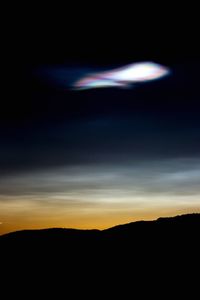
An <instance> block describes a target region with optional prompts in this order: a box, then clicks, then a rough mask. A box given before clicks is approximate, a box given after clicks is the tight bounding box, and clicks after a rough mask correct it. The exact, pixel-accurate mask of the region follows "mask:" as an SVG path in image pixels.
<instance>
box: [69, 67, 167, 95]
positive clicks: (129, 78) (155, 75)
mask: <svg viewBox="0 0 200 300" xmlns="http://www.w3.org/2000/svg"><path fill="white" fill-rule="evenodd" d="M169 73H170V70H169V68H167V67H164V66H162V65H159V64H157V63H154V62H141V63H134V64H130V65H127V66H124V67H121V68H117V69H114V70H111V71H104V72H98V73H93V74H91V73H90V74H86V75H85V76H83V77H82V78H81V79H79V80H78V81H76V82H75V83H74V85H73V87H74V88H75V89H91V88H100V87H101V88H103V87H129V85H130V84H131V83H132V84H134V83H141V82H146V81H150V80H155V79H159V78H161V77H164V76H166V75H168V74H169Z"/></svg>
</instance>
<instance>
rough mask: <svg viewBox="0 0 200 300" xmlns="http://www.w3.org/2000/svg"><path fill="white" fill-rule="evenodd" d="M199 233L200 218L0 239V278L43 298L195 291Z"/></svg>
mask: <svg viewBox="0 0 200 300" xmlns="http://www.w3.org/2000/svg"><path fill="white" fill-rule="evenodd" d="M199 232H200V214H188V215H181V216H176V217H170V218H159V219H157V220H155V221H139V222H133V223H129V224H124V225H119V226H115V227H112V228H109V229H106V230H103V231H100V230H75V229H61V228H52V229H43V230H24V231H17V232H12V233H9V234H5V235H2V236H0V251H1V258H2V264H1V272H2V274H4V276H3V278H4V282H6V283H8V282H14V283H16V282H17V284H18V288H19V287H21V288H22V290H23V291H24V286H26V287H28V289H29V291H30V290H31V293H34V292H35V291H37V292H36V294H37V293H38V290H40V289H42V291H43V292H44V293H45V295H46V296H47V295H49V296H50V295H51V293H52V289H55V290H56V292H55V291H54V293H55V294H54V295H57V293H63V292H64V293H67V294H68V293H72V294H73V296H74V297H76V296H79V295H80V291H81V293H82V294H84V295H89V294H90V295H91V294H92V295H93V290H94V289H95V291H96V293H98V294H99V295H100V294H101V293H102V294H101V295H102V296H103V295H105V293H106V291H109V293H110V292H111V293H112V295H117V294H118V290H123V293H128V294H130V292H133V290H132V288H134V293H136V292H137V293H138V291H139V293H140V295H145V293H146V292H148V294H149V293H151V294H152V295H154V293H155V292H158V291H159V289H167V290H168V291H169V290H173V289H174V288H175V289H176V291H179V289H180V290H182V289H183V288H184V286H185V287H189V288H191V286H193V285H194V286H196V287H197V282H198V274H197V271H198V270H199V253H200V246H199V245H200V243H199ZM46 282H47V284H46ZM158 285H159V289H158V287H157V286H158ZM66 289H67V292H66ZM7 293H8V290H7ZM158 294H159V293H158ZM124 295H125V294H124ZM57 296H58V295H57ZM74 297H73V298H74ZM124 297H125V296H124ZM94 298H96V297H94ZM70 299H72V298H70Z"/></svg>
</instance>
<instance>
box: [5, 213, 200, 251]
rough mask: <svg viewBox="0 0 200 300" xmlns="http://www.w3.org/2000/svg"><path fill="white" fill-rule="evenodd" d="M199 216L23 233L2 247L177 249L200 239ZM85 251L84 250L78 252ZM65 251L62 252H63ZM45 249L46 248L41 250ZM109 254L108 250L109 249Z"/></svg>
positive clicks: (11, 235) (15, 234)
mask: <svg viewBox="0 0 200 300" xmlns="http://www.w3.org/2000/svg"><path fill="white" fill-rule="evenodd" d="M199 232H200V214H198V213H196V214H186V215H180V216H176V217H169V218H159V219H157V220H155V221H136V222H132V223H128V224H123V225H118V226H115V227H111V228H109V229H105V230H102V231H100V230H79V229H66V228H50V229H39V230H22V231H16V232H11V233H8V234H4V235H2V236H0V245H1V247H2V248H3V247H4V246H6V245H9V246H11V245H12V246H15V247H16V249H17V248H21V246H22V245H23V246H24V245H26V249H29V248H30V246H31V247H33V246H34V247H36V246H38V247H39V248H40V247H41V246H42V247H45V248H47V247H50V248H49V250H50V249H52V248H55V249H57V250H58V249H59V251H60V250H62V249H63V247H64V249H65V250H67V251H69V250H70V249H73V251H75V250H77V251H80V252H81V250H84V249H85V248H87V246H88V247H89V248H91V247H95V246H97V248H96V249H95V250H98V249H99V248H98V247H99V246H103V245H106V246H110V247H111V246H116V245H117V246H118V247H120V248H121V247H122V248H124V247H127V246H130V247H133V248H134V249H138V248H141V246H143V245H144V244H145V245H146V246H148V247H152V246H153V245H154V246H155V245H156V246H159V247H160V246H164V245H165V246H167V245H168V246H169V245H171V247H173V246H175V245H176V246H178V245H181V244H184V243H191V245H192V244H193V243H195V242H196V241H197V240H198V239H199ZM77 246H78V247H82V248H78V249H77ZM60 247H62V248H60ZM42 249H43V248H42ZM42 249H40V250H42ZM107 250H108V249H107Z"/></svg>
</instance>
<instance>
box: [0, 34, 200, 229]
mask: <svg viewBox="0 0 200 300" xmlns="http://www.w3.org/2000/svg"><path fill="white" fill-rule="evenodd" d="M44 36H45V38H43V35H42V33H41V35H40V37H38V36H37V37H35V36H33V35H31V33H30V34H29V38H27V37H26V39H24V36H23V37H21V38H18V39H17V41H13V44H14V46H15V47H14V48H12V47H11V46H10V53H9V65H8V72H7V74H6V75H5V79H6V80H5V81H6V82H5V86H4V88H3V91H2V94H1V99H2V100H1V110H0V233H4V232H8V231H13V230H19V229H28V228H44V227H45V228H46V227H74V228H106V227H109V226H112V225H116V224H119V223H126V222H130V221H134V220H141V219H154V218H157V217H159V216H171V215H176V214H181V213H189V212H200V151H199V149H200V118H199V112H200V101H199V100H200V90H199V84H200V83H199V70H200V59H199V55H198V53H199V52H198V49H197V46H196V42H197V41H196V40H194V41H189V40H186V39H183V40H181V41H180V40H178V41H176V42H175V43H174V41H173V42H172V41H171V40H170V38H169V37H167V36H166V35H164V34H163V36H162V37H160V36H159V35H158V36H155V35H154V38H152V36H149V34H147V35H146V36H142V38H141V37H136V36H134V38H133V39H132V41H131V40H130V35H126V36H123V35H122V34H121V33H118V34H116V35H115V36H112V35H111V37H112V38H110V37H109V35H108V36H107V37H104V36H102V35H99V34H98V33H97V34H96V36H95V37H94V36H92V37H91V36H87V38H85V39H83V38H81V37H82V35H81V34H80V36H77V35H75V36H74V35H73V37H71V36H69V35H68V36H67V38H66V39H64V38H63V36H61V35H60V36H59V35H57V34H55V33H54V35H53V36H52V35H51V34H50V33H49V35H48V36H47V33H45V34H44ZM138 36H139V35H138ZM30 37H31V38H30ZM141 61H154V62H156V63H159V64H162V65H164V66H167V67H169V68H170V70H171V74H170V75H169V76H166V77H164V78H162V79H160V80H155V81H152V82H148V83H143V84H140V85H137V86H133V88H129V89H119V88H102V89H91V90H84V91H74V90H70V89H69V83H70V82H71V81H73V80H75V79H78V78H80V77H81V76H83V75H84V74H85V72H87V70H88V69H93V70H99V69H103V70H110V69H112V68H114V67H120V66H124V65H126V64H130V63H134V62H141Z"/></svg>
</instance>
